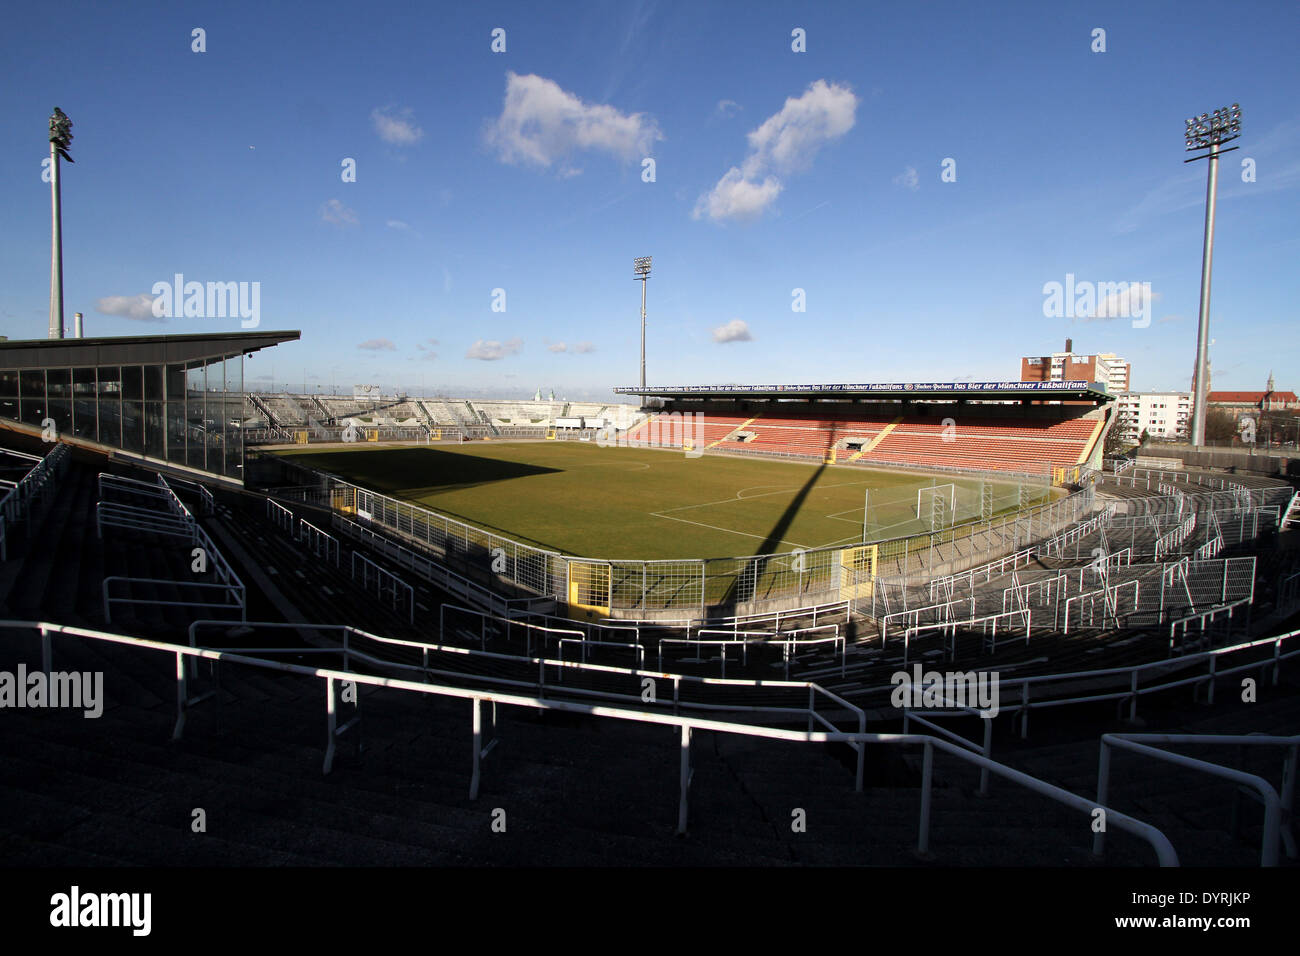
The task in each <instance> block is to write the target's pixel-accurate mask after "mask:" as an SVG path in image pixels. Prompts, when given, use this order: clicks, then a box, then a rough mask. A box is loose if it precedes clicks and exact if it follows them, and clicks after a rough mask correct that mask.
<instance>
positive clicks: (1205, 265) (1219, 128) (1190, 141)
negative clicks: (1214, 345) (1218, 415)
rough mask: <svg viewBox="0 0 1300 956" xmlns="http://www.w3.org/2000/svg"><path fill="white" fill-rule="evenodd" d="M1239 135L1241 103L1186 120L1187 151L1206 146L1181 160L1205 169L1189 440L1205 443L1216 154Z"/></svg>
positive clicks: (1216, 183) (1197, 443) (1216, 190)
mask: <svg viewBox="0 0 1300 956" xmlns="http://www.w3.org/2000/svg"><path fill="white" fill-rule="evenodd" d="M1240 135H1241V107H1240V106H1238V105H1237V104H1236V103H1233V104H1232V106H1230V107H1229V106H1225V107H1223V108H1222V109H1217V110H1215V111H1214V112H1213V113H1212V114H1210V113H1202V114H1201V115H1200V116H1194V117H1191V118H1190V119H1188V120H1187V131H1186V139H1187V151H1188V152H1195V151H1197V150H1202V149H1204V150H1208V152H1204V153H1202V154H1201V155H1200V156H1193V157H1192V158H1191V159H1185V160H1183V162H1184V163H1193V162H1195V161H1196V160H1198V159H1208V160H1209V161H1210V163H1209V173H1208V175H1207V177H1206V179H1207V182H1206V186H1205V245H1204V247H1203V248H1202V251H1201V315H1200V321H1199V323H1198V324H1197V327H1196V392H1195V394H1194V395H1193V396H1192V444H1193V445H1194V446H1195V445H1204V444H1205V409H1206V394H1207V391H1208V381H1207V379H1208V378H1209V375H1208V374H1207V369H1206V357H1207V356H1206V353H1207V351H1208V349H1209V342H1210V268H1211V264H1212V262H1213V259H1214V205H1215V199H1216V197H1217V195H1218V186H1219V154H1220V153H1230V152H1232V150H1234V149H1237V148H1238V147H1236V146H1233V147H1232V148H1231V149H1220V147H1221V146H1222V145H1223V144H1224V143H1227V142H1230V141H1231V140H1234V139H1236V138H1237V137H1238V136H1240Z"/></svg>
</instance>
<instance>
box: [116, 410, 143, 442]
mask: <svg viewBox="0 0 1300 956" xmlns="http://www.w3.org/2000/svg"><path fill="white" fill-rule="evenodd" d="M121 447H122V448H123V449H124V450H126V451H133V452H136V453H137V454H144V403H143V402H133V401H126V400H123V402H122V443H121Z"/></svg>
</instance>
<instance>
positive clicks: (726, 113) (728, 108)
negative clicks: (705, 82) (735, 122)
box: [715, 100, 741, 119]
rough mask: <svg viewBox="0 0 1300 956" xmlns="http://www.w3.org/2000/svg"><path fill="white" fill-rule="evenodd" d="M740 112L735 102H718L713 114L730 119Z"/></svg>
mask: <svg viewBox="0 0 1300 956" xmlns="http://www.w3.org/2000/svg"><path fill="white" fill-rule="evenodd" d="M740 110H741V106H740V104H739V103H737V102H736V101H735V100H718V106H717V109H716V110H715V112H716V113H717V114H718V115H719V116H723V117H725V118H727V119H731V117H733V116H735V115H736V114H737V113H739V112H740Z"/></svg>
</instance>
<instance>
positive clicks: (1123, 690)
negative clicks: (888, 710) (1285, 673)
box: [847, 629, 1300, 738]
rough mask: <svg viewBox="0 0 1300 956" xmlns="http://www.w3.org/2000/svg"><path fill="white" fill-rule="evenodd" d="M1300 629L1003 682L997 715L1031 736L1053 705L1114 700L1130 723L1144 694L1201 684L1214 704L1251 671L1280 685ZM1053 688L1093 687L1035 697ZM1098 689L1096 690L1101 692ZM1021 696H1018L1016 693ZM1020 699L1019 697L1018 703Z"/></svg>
mask: <svg viewBox="0 0 1300 956" xmlns="http://www.w3.org/2000/svg"><path fill="white" fill-rule="evenodd" d="M1298 638H1300V629H1298V630H1294V631H1288V632H1286V633H1284V634H1276V635H1273V636H1272V637H1265V638H1259V639H1256V640H1252V641H1246V642H1243V643H1241V644H1235V645H1232V646H1230V647H1216V648H1213V649H1211V650H1206V651H1197V652H1195V653H1192V654H1185V655H1182V656H1180V657H1175V658H1168V659H1165V660H1159V661H1147V662H1144V663H1141V664H1133V665H1130V666H1128V667H1104V668H1098V669H1096V670H1087V671H1070V672H1066V673H1059V674H1037V675H1034V676H1031V677H1016V678H999V680H998V685H997V686H998V701H999V703H998V712H999V713H1018V714H1019V715H1020V736H1021V737H1022V738H1027V737H1028V736H1029V712H1030V711H1031V710H1041V709H1046V708H1049V707H1067V706H1072V705H1075V704H1091V703H1099V702H1102V701H1107V700H1113V701H1117V702H1120V703H1127V704H1128V719H1129V720H1134V719H1136V717H1137V713H1138V700H1139V698H1141V697H1142V696H1143V695H1145V694H1157V693H1162V692H1164V691H1167V690H1173V689H1174V688H1178V687H1188V686H1190V687H1192V688H1193V689H1194V690H1197V691H1198V692H1199V689H1200V687H1201V686H1202V685H1205V686H1206V688H1207V691H1206V694H1207V699H1208V701H1209V702H1210V703H1213V702H1214V685H1215V681H1217V680H1218V679H1220V678H1223V677H1229V676H1232V675H1234V674H1242V673H1248V672H1251V671H1267V670H1270V669H1271V671H1272V674H1271V678H1270V679H1271V681H1272V683H1273V685H1274V686H1276V685H1277V683H1278V681H1279V679H1280V677H1281V664H1282V661H1284V660H1289V659H1291V658H1293V657H1297V656H1300V640H1297V639H1298ZM1290 641H1295V642H1296V643H1295V644H1294V645H1293V648H1292V649H1291V650H1288V651H1283V644H1285V643H1287V642H1290ZM1267 647H1271V648H1272V651H1273V653H1272V654H1271V655H1269V656H1267V657H1262V658H1260V659H1259V660H1248V661H1244V662H1242V663H1238V664H1234V665H1233V666H1230V667H1223V666H1220V662H1221V661H1225V660H1228V659H1229V658H1230V657H1234V656H1237V655H1241V656H1247V655H1249V654H1250V652H1252V651H1258V650H1260V649H1262V648H1267ZM1200 666H1204V667H1205V673H1198V674H1193V675H1192V676H1189V677H1182V676H1174V677H1170V678H1169V679H1165V677H1166V676H1167V675H1181V674H1184V673H1186V672H1187V671H1189V670H1195V669H1196V668H1198V667H1200ZM1148 674H1151V675H1154V676H1155V682H1154V683H1151V684H1146V685H1143V684H1141V683H1140V680H1141V679H1142V678H1143V677H1145V676H1146V675H1148ZM1053 684H1056V685H1065V686H1066V687H1069V688H1072V689H1073V688H1080V689H1088V692H1086V693H1077V692H1076V693H1073V694H1067V696H1063V697H1046V698H1044V697H1043V696H1041V694H1039V695H1037V696H1036V694H1035V691H1037V690H1038V689H1039V688H1044V687H1049V686H1051V685H1053ZM1098 687H1100V688H1101V689H1099V690H1092V688H1098ZM1017 688H1018V689H1019V693H1016V689H1017ZM894 689H895V687H894V685H893V684H882V685H877V686H874V687H864V688H861V689H859V690H853V691H849V692H847V693H848V694H849V695H850V696H852V697H853V698H854V699H855V700H861V699H863V698H866V699H872V698H875V697H887V696H888V695H890V694H892V693H893V692H894ZM1017 698H1018V699H1017Z"/></svg>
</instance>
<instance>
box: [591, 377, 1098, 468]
mask: <svg viewBox="0 0 1300 956" xmlns="http://www.w3.org/2000/svg"><path fill="white" fill-rule="evenodd" d="M1044 385H1047V386H1051V389H1050V390H1046V389H1044V388H1043V387H1042V386H1044ZM617 391H619V392H621V393H624V394H627V393H632V392H633V391H634V390H633V389H628V388H624V389H618V390H617ZM635 392H637V393H641V390H640V389H636V390H635ZM644 394H646V395H649V396H653V397H655V398H658V399H659V400H661V402H662V403H663V407H662V410H661V411H659V412H658V413H657V414H655V415H653V416H651V417H650V418H649V420H647V421H646V422H645V423H643V424H641V425H640V426H637V427H635V428H633V429H630V430H629V432H628V434H627V436H626V438H627V440H628V441H630V442H632V443H636V442H638V441H639V440H641V438H642V437H643V435H644V436H653V437H651V438H650V441H651V442H652V443H655V444H668V445H675V446H679V447H680V446H681V445H682V444H684V443H693V442H700V443H702V447H703V448H704V449H705V450H711V451H718V452H727V451H738V452H755V453H765V454H773V455H788V456H795V457H803V458H813V459H817V460H830V461H848V462H859V461H860V462H862V463H863V464H869V463H872V462H877V463H886V464H893V465H903V466H909V467H921V468H951V469H957V470H963V471H989V470H992V471H1008V472H1014V473H1019V474H1028V473H1038V474H1052V473H1059V472H1061V471H1063V470H1072V469H1076V468H1077V467H1078V466H1081V465H1084V466H1089V467H1093V468H1095V467H1096V466H1097V464H1098V463H1099V462H1100V456H1101V449H1102V442H1101V438H1102V435H1103V434H1104V432H1105V429H1106V428H1107V426H1108V424H1109V416H1110V414H1111V413H1110V412H1108V411H1107V410H1106V408H1105V406H1106V405H1107V403H1108V402H1109V401H1110V397H1109V396H1108V395H1107V393H1106V390H1105V388H1104V386H1101V385H1090V384H1088V383H1085V382H1048V383H1043V382H1033V383H957V384H951V385H934V384H911V383H908V384H899V385H831V386H817V385H813V386H776V387H766V388H765V387H763V386H745V387H743V388H733V387H730V386H691V387H687V388H684V389H674V388H662V389H648V390H646V391H645V392H644ZM1048 395H1050V396H1051V397H1050V398H1048V397H1047V396H1048ZM849 396H861V397H857V398H850V397H849ZM1031 403H1032V404H1031ZM661 433H662V434H661Z"/></svg>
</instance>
